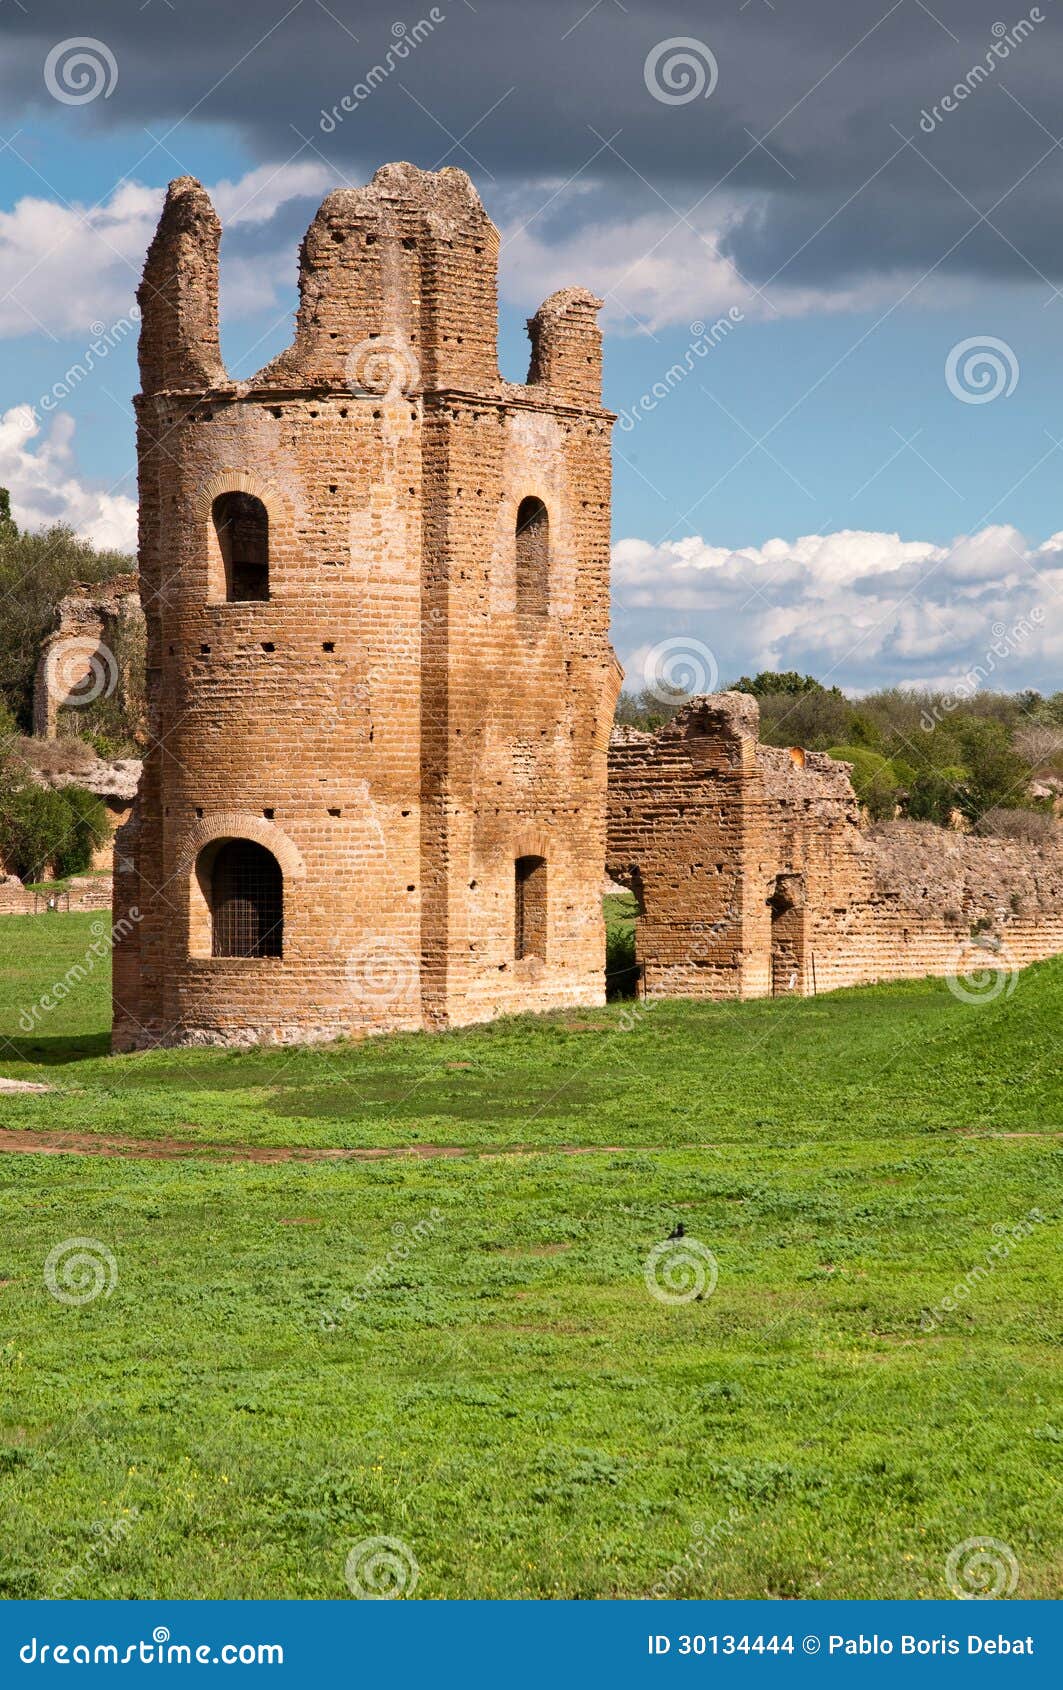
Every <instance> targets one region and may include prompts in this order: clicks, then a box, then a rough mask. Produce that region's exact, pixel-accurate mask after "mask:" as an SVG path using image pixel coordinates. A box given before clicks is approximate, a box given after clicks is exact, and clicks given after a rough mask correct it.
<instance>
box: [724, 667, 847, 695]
mask: <svg viewBox="0 0 1063 1690" xmlns="http://www.w3.org/2000/svg"><path fill="white" fill-rule="evenodd" d="M728 690H729V691H730V692H750V693H752V694H753V697H754V698H763V697H764V696H765V695H766V694H768V693H785V694H787V695H788V696H789V697H794V696H797V695H799V694H801V693H804V692H827V691H828V690H829V691H830V692H831V693H833V694H834V696H835V698H841V696H842V693H841V688H840V687H830V688H829V689H828V688H827V687H825V686H824V685H823V682H822V681H817V680H816V677H815V675H799V674H798V673H797V670H796V669H784V670H782V671H776V670H774V669H762V670H761V671H760V674H759V675H754V676H753V679H752V680H750V678H749V676H748V675H743V676H742V677H741V679H740V680H737V681H735V682H734V683H733V684H732V686H731V687H730V688H729V689H728Z"/></svg>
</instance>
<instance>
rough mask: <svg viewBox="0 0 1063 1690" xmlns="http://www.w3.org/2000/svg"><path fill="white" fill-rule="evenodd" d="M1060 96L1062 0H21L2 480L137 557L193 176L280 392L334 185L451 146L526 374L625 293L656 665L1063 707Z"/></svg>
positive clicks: (636, 635) (27, 510) (621, 546)
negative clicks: (304, 275)
mask: <svg viewBox="0 0 1063 1690" xmlns="http://www.w3.org/2000/svg"><path fill="white" fill-rule="evenodd" d="M1061 78H1063V0H1041V4H1040V5H1034V6H1027V7H1026V8H1025V9H1020V7H1019V6H1018V5H1015V6H1014V7H1012V5H1011V4H1010V3H1009V4H1002V0H932V3H929V4H928V3H925V0H714V3H709V4H699V5H695V4H687V5H680V4H676V5H672V4H660V3H656V0H654V3H648V0H623V3H621V0H593V3H590V0H535V4H532V3H531V0H519V3H518V0H440V3H439V4H438V5H431V4H426V3H425V0H411V3H410V5H409V6H408V8H407V9H405V10H403V11H401V12H400V10H399V7H398V0H388V3H387V4H383V5H382V4H378V3H377V0H363V3H359V4H353V3H351V0H244V3H242V4H236V3H234V0H144V3H143V4H137V0H0V112H2V113H3V117H2V119H0V343H2V344H0V354H2V363H0V371H2V374H0V485H6V486H7V487H9V489H10V491H11V495H12V504H13V509H14V514H15V516H16V520H18V521H19V522H20V524H22V525H24V526H27V527H39V526H41V525H44V524H46V523H48V522H51V521H55V520H60V519H61V520H65V521H69V522H71V523H72V524H73V525H74V527H75V528H76V529H77V530H78V531H79V532H81V533H83V534H85V535H87V536H88V537H90V538H92V539H93V540H95V541H97V542H98V543H101V544H108V545H118V546H123V547H129V548H132V547H133V546H134V544H135V528H136V477H135V460H134V441H133V422H132V411H131V399H132V396H133V394H134V393H135V392H136V389H137V374H136V331H137V324H136V318H135V311H134V292H135V288H136V285H137V281H138V279H139V273H140V268H141V265H142V262H143V256H144V252H145V249H146V247H147V243H148V241H149V239H150V236H151V232H152V229H153V227H154V223H155V220H156V218H157V216H158V211H159V207H160V205H161V200H162V196H163V193H164V191H165V186H166V183H167V182H168V181H169V180H170V179H172V178H173V177H176V176H179V175H184V174H191V175H194V176H197V177H198V178H199V179H200V180H201V181H202V182H203V183H204V184H205V186H206V187H207V188H208V189H209V191H210V192H211V194H212V197H213V199H214V202H215V204H216V206H217V208H218V212H219V215H220V216H221V219H222V223H223V226H224V231H225V232H224V236H223V241H222V301H221V303H222V347H223V352H224V354H225V357H226V360H227V363H228V367H229V370H230V372H231V373H232V374H233V375H234V376H237V377H247V376H250V375H252V374H253V373H254V372H255V370H257V369H259V368H261V367H262V365H264V364H265V363H266V362H267V361H268V360H269V359H270V358H271V357H272V356H274V355H275V354H276V353H277V352H279V351H280V350H281V349H282V348H283V347H284V346H286V345H287V344H288V343H289V341H290V339H291V335H292V326H293V311H294V306H295V283H296V264H297V251H298V244H299V240H300V238H301V236H302V233H303V231H304V230H305V228H306V226H307V224H308V223H309V221H310V219H311V217H312V216H313V214H314V211H315V210H316V207H317V205H318V204H319V202H320V200H321V199H322V198H323V196H324V195H325V194H326V193H327V192H329V191H330V189H332V188H333V187H336V186H341V185H344V184H348V185H349V184H358V183H361V182H365V181H367V180H368V179H369V178H370V177H371V175H372V174H373V172H374V170H375V169H376V168H377V166H378V165H379V164H381V163H383V162H385V161H387V160H390V159H409V160H411V161H412V162H414V163H416V164H418V165H420V166H422V167H423V168H426V169H438V168H442V167H444V166H448V165H449V166H457V167H459V168H461V169H464V170H466V171H468V173H469V175H470V176H471V178H472V180H473V182H474V183H475V185H476V187H477V189H478V191H479V193H480V195H481V198H482V199H483V201H484V204H485V206H486V208H487V210H488V212H489V213H490V215H491V216H492V218H493V219H494V221H495V223H496V224H497V225H498V228H499V230H500V232H501V236H502V246H501V259H500V292H501V312H502V319H501V333H500V364H501V370H502V374H503V375H504V376H505V377H506V378H508V379H510V380H516V381H520V380H523V379H524V377H525V375H526V372H527V339H526V334H525V330H524V322H525V319H526V318H527V317H528V316H529V315H530V314H531V312H533V311H534V310H535V308H536V306H537V305H538V304H539V302H540V301H541V300H542V299H543V298H544V297H545V296H546V295H547V294H548V293H550V292H552V291H553V290H554V289H555V288H557V287H560V286H567V285H581V286H589V287H591V288H593V289H595V290H596V291H597V292H598V293H599V294H600V295H601V296H602V298H603V299H604V302H605V303H604V307H603V312H602V322H603V327H604V328H605V331H606V339H605V402H606V404H607V405H609V407H610V408H611V409H612V410H614V411H615V412H616V413H617V417H618V421H617V425H616V428H615V431H614V445H615V455H614V487H613V495H614V502H613V534H614V558H613V582H614V606H613V609H614V621H613V638H614V644H615V646H616V649H617V653H618V655H619V657H620V659H621V661H622V662H623V663H624V665H625V669H626V671H627V676H628V684H629V685H630V686H632V687H636V688H637V687H640V686H642V685H643V684H646V683H649V684H650V685H657V684H659V682H660V680H661V678H662V675H663V677H664V678H665V679H671V680H674V681H676V682H677V683H679V684H683V685H686V686H687V687H688V688H690V689H693V690H710V689H711V687H712V686H715V685H723V684H726V683H727V682H728V681H730V680H733V679H734V678H735V677H737V676H738V675H740V674H742V673H752V672H755V671H756V670H759V669H762V668H778V669H799V670H802V671H811V672H812V673H814V674H816V675H818V676H819V677H820V678H821V679H823V680H826V681H829V682H831V683H835V684H838V685H841V686H843V687H845V688H847V689H849V690H851V691H854V692H862V691H866V690H868V689H870V688H874V687H877V686H882V685H893V684H897V685H931V686H936V687H945V688H955V689H961V688H964V687H968V688H969V687H970V686H971V685H972V684H982V685H986V684H988V685H992V686H996V687H1000V688H1002V689H1004V690H1008V691H1012V690H1018V689H1020V688H1023V687H1027V686H1034V687H1038V688H1040V689H1041V690H1043V691H1046V692H1050V691H1055V690H1057V689H1059V688H1060V687H1061V686H1063V680H1061V678H1060V676H1061V668H1063V666H1061V662H1060V659H1061V656H1063V617H1061V614H1060V612H1061V610H1063V497H1061V495H1060V490H1061V487H1063V404H1061V403H1060V390H1061V384H1060V380H1059V370H1060V363H1061V360H1060V358H1059V354H1058V350H1057V349H1058V347H1059V346H1060V345H1063V292H1061V291H1060V290H1063V133H1061V132H1063V118H1061V117H1060V114H1059V109H1058V108H1059V101H1058V90H1059V87H1060V83H1061ZM90 346H91V347H92V348H93V350H92V353H91V356H87V349H88V348H89V347H90ZM101 348H102V350H101ZM86 364H88V365H90V366H91V367H89V368H88V369H87V370H86V368H85V366H86ZM79 365H80V366H81V369H82V373H81V374H77V373H76V372H77V366H79ZM71 371H73V372H75V373H74V374H73V376H70V375H68V372H71ZM975 672H977V676H978V679H977V682H975V683H972V680H971V677H972V675H973V674H975Z"/></svg>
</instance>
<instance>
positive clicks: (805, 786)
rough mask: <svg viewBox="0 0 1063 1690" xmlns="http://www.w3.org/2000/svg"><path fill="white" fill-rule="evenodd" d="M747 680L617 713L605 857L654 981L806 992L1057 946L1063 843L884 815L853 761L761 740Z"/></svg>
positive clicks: (757, 993)
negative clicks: (625, 717)
mask: <svg viewBox="0 0 1063 1690" xmlns="http://www.w3.org/2000/svg"><path fill="white" fill-rule="evenodd" d="M758 726H759V709H758V706H757V702H756V699H755V698H752V697H750V696H748V695H747V694H745V693H738V692H725V693H716V694H713V695H711V696H706V697H701V698H695V699H693V700H691V701H690V703H689V704H686V705H685V706H684V707H683V709H682V710H680V711H679V713H678V714H677V715H676V716H674V717H673V719H672V720H671V721H670V722H669V723H667V724H666V726H664V727H663V728H661V729H660V730H659V731H658V732H657V733H656V734H649V733H640V732H638V731H637V730H634V729H630V728H624V729H618V730H617V732H616V733H615V734H614V736H613V743H612V746H611V748H610V757H609V843H608V854H607V866H608V872H609V874H610V875H611V876H612V878H613V879H614V880H616V881H618V882H619V883H620V884H621V885H624V886H627V887H629V888H630V889H631V890H632V891H633V892H634V894H635V896H636V898H637V900H638V907H639V918H638V922H637V926H636V944H637V958H638V961H639V963H640V965H641V968H642V971H643V989H644V990H645V992H646V994H647V995H648V996H650V997H694V998H719V999H726V998H755V997H766V996H772V995H774V996H781V995H796V996H811V995H813V994H815V993H816V992H824V991H831V990H834V989H836V988H837V987H839V986H855V985H859V984H862V983H866V982H871V981H877V980H893V979H902V978H911V977H918V976H921V975H926V974H940V975H943V974H947V973H949V972H950V971H953V972H956V973H957V974H967V973H971V972H977V969H978V967H979V966H980V965H984V966H985V967H987V968H988V967H990V966H995V965H997V964H999V963H1001V962H1002V963H1003V964H1004V966H1006V967H1008V968H1015V967H1020V966H1022V965H1024V964H1026V963H1029V962H1034V961H1037V960H1038V959H1040V958H1042V957H1047V956H1052V955H1054V954H1055V953H1056V952H1057V951H1063V846H1061V845H1060V844H1059V842H1058V841H1056V842H1054V843H1052V844H1050V845H1048V846H1047V847H1033V846H1031V845H1030V844H1029V843H1026V842H1023V841H1020V840H1012V839H996V838H979V837H975V836H973V835H971V834H966V833H960V832H953V831H951V830H949V829H946V828H940V827H934V826H932V825H931V824H930V823H918V822H916V823H906V822H903V821H902V822H893V823H888V824H886V825H884V826H881V827H878V828H872V829H870V830H864V829H862V828H861V825H860V815H859V811H858V807H857V801H856V795H855V793H854V792H853V788H852V783H851V781H850V779H849V768H848V765H847V764H845V763H841V762H836V761H835V760H834V759H833V758H831V757H828V756H827V755H826V753H816V752H805V751H803V750H801V749H800V748H797V747H795V748H794V749H793V750H786V749H785V748H779V747H776V746H772V745H761V744H760V743H759V741H758V739H757V729H758Z"/></svg>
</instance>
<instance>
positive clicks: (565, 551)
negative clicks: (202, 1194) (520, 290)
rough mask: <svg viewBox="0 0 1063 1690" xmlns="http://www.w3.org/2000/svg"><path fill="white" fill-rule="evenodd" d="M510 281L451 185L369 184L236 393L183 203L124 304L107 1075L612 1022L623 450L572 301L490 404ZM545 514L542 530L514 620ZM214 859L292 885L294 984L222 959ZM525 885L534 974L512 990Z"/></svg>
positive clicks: (289, 919) (327, 229) (207, 224)
mask: <svg viewBox="0 0 1063 1690" xmlns="http://www.w3.org/2000/svg"><path fill="white" fill-rule="evenodd" d="M497 245H498V236H497V232H496V230H495V229H494V227H493V225H492V224H491V222H490V220H489V219H488V217H487V215H486V213H485V212H484V210H483V207H482V206H481V205H480V202H479V199H478V198H477V196H476V193H475V190H474V189H473V187H472V184H471V183H470V182H469V180H468V178H467V177H466V176H465V175H464V173H463V172H461V171H457V170H444V171H441V172H439V173H438V174H433V173H430V172H424V171H420V170H418V169H416V168H415V167H414V166H412V165H409V164H396V165H388V166H385V167H384V168H383V169H382V170H380V171H378V172H377V174H376V176H375V177H374V178H373V181H372V182H371V183H370V184H369V185H368V187H365V188H360V189H354V190H342V191H340V192H338V193H335V194H331V195H329V197H328V198H327V199H326V201H325V202H324V204H323V205H322V207H321V209H320V211H319V212H318V214H317V216H316V217H315V219H314V221H313V223H312V224H311V227H310V230H309V231H308V233H307V236H306V239H305V241H304V243H303V249H302V258H301V266H300V299H301V303H300V307H299V315H298V322H297V327H296V335H295V341H294V344H293V345H292V347H291V348H290V349H289V350H288V351H287V352H285V353H282V354H281V356H280V357H279V358H277V359H275V360H274V361H273V362H272V363H271V364H270V365H269V366H268V367H267V368H266V369H265V370H263V371H261V372H260V374H259V375H258V376H256V377H254V378H253V379H252V380H251V381H250V382H247V383H243V384H240V385H239V386H237V385H236V384H233V383H231V382H230V381H229V380H228V378H227V377H226V375H225V372H224V370H223V368H222V365H221V361H220V355H219V353H218V340H217V252H218V230H217V219H216V217H215V216H214V213H213V209H212V207H211V206H210V202H209V200H208V199H207V196H206V194H205V193H204V191H203V190H202V188H201V187H200V186H199V184H198V183H195V182H193V181H191V179H189V178H185V179H182V181H181V182H178V183H175V184H173V186H172V187H171V190H170V194H169V196H168V198H167V205H166V209H165V211H164V213H163V216H162V220H161V222H160V225H159V229H158V232H157V234H156V237H155V240H154V241H153V243H152V247H151V252H150V254H149V259H148V265H147V268H146V271H145V283H144V287H143V288H142V290H141V296H140V297H141V304H142V307H143V323H142V331H141V371H142V379H143V389H144V391H143V394H142V396H141V398H140V399H139V400H138V402H137V410H138V453H139V466H140V579H141V596H142V599H143V603H144V608H145V612H146V616H147V623H148V661H147V671H148V701H149V713H150V747H149V750H148V752H147V755H146V758H145V765H144V774H143V779H142V782H141V790H140V797H139V800H138V805H137V809H136V812H135V814H134V818H133V819H132V821H131V822H130V824H129V825H128V826H127V827H125V828H124V829H123V830H122V831H121V832H120V834H119V836H118V846H117V857H116V874H115V885H116V894H115V907H116V913H117V914H118V915H119V916H121V915H123V914H126V913H128V912H129V911H130V910H131V909H133V908H136V909H137V911H138V913H139V916H140V919H139V921H138V922H137V923H136V925H135V927H134V928H133V930H132V932H131V933H130V934H129V935H128V936H127V937H126V938H125V939H124V940H123V941H122V942H121V943H120V944H119V946H118V947H117V949H116V954H115V1031H114V1040H115V1046H116V1048H118V1049H128V1048H132V1047H134V1046H139V1045H145V1044H151V1043H155V1042H158V1041H169V1042H176V1041H199V1040H224V1041H247V1040H254V1039H261V1040H277V1041H285V1040H304V1039H323V1038H330V1037H335V1036H337V1035H341V1034H355V1033H360V1032H366V1031H375V1030H383V1029H388V1028H398V1027H441V1026H445V1025H448V1024H452V1023H459V1022H468V1021H475V1020H479V1019H484V1018H488V1017H490V1016H493V1015H497V1014H499V1013H501V1012H503V1011H514V1010H523V1009H545V1008H548V1007H552V1006H557V1005H564V1004H571V1003H597V1002H600V1001H601V999H602V996H603V966H604V932H603V924H602V916H601V901H600V893H601V883H602V872H603V864H604V859H605V807H606V791H605V787H606V748H607V744H608V736H609V723H610V720H611V717H612V713H613V707H614V702H615V696H616V692H617V690H618V687H619V671H618V669H617V666H616V663H615V659H614V658H613V655H612V651H611V649H610V646H609V637H608V622H609V579H608V571H609V494H610V489H609V479H610V459H609V431H610V427H611V421H612V419H611V417H610V415H609V414H608V413H607V412H604V411H603V410H602V409H601V406H600V400H599V397H598V395H599V391H600V352H599V338H598V330H597V326H596V324H595V323H594V304H595V302H594V301H593V300H592V298H591V296H589V295H585V294H582V293H580V292H578V291H572V292H571V293H566V294H565V295H562V296H555V300H554V301H548V302H547V304H546V305H545V306H544V307H543V308H542V311H541V312H540V313H539V318H538V321H539V324H540V327H539V329H538V331H537V333H538V339H537V341H536V343H535V345H536V348H537V350H536V351H535V353H534V354H533V365H534V368H533V372H532V378H531V379H530V381H529V384H528V385H527V386H523V387H522V386H518V385H515V384H512V383H505V382H503V381H502V380H501V378H500V376H499V374H498V368H497V357H496V339H497V321H496V255H497ZM226 493H230V494H237V495H242V496H249V497H250V498H252V499H258V500H260V501H261V502H262V504H263V505H264V506H265V508H266V512H267V513H268V528H269V584H268V598H263V599H260V600H258V601H257V602H252V601H248V600H246V599H245V600H242V601H238V602H229V600H228V599H227V597H226V591H227V587H226V582H227V579H228V578H227V577H226V574H225V569H226V567H228V566H227V565H226V564H225V559H224V556H223V555H222V553H220V552H219V544H220V542H219V539H218V536H217V534H216V533H215V530H214V525H213V522H212V509H213V507H214V501H215V500H216V499H217V498H218V497H219V496H221V495H224V494H226ZM529 499H535V500H539V501H541V502H542V503H543V504H544V505H545V507H546V510H547V513H548V520H549V543H548V548H547V554H546V555H547V580H546V581H545V583H540V585H541V586H542V589H543V590H542V592H541V594H539V595H537V596H536V600H535V602H534V603H533V602H532V600H531V598H527V599H521V600H518V591H517V583H518V569H517V552H518V537H517V534H516V526H517V520H516V519H517V511H518V508H519V507H520V506H521V504H522V501H526V500H529ZM231 838H242V839H247V840H251V841H254V842H255V843H257V844H260V845H264V846H265V848H266V849H267V850H268V851H270V852H271V853H272V855H273V856H274V858H275V859H276V861H277V862H278V863H279V864H280V865H281V868H282V872H283V876H284V886H283V903H284V932H283V955H282V956H279V957H272V956H253V957H247V956H242V957H220V956H212V955H211V954H210V948H211V943H210V931H209V927H210V922H209V909H208V908H207V902H206V900H207V895H208V892H209V887H208V889H207V892H205V891H204V884H203V877H202V874H197V864H198V865H200V867H201V868H202V865H203V863H204V861H205V858H204V855H203V854H204V853H209V852H210V851H211V849H212V848H214V849H217V848H218V847H219V842H220V841H222V840H225V839H231ZM528 857H541V858H544V859H545V861H546V887H547V913H546V928H545V934H546V938H545V946H541V947H540V948H542V949H543V950H544V953H545V954H544V955H541V956H540V955H525V956H524V957H518V956H517V955H516V954H515V937H514V936H515V921H516V897H517V893H516V864H517V860H518V859H521V858H528ZM536 884H540V883H536ZM535 931H536V932H538V928H536V929H535ZM536 942H537V943H538V941H536Z"/></svg>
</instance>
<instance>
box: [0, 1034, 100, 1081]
mask: <svg viewBox="0 0 1063 1690" xmlns="http://www.w3.org/2000/svg"><path fill="white" fill-rule="evenodd" d="M110 1053H111V1035H110V1031H109V1030H106V1029H105V1030H104V1031H102V1032H99V1033H82V1034H80V1035H79V1036H77V1037H71V1036H69V1035H67V1036H66V1037H56V1038H54V1039H42V1038H12V1037H11V1036H10V1035H9V1034H7V1033H0V1073H3V1072H4V1070H5V1069H7V1068H9V1067H10V1066H11V1065H12V1063H16V1062H27V1063H30V1064H31V1065H32V1066H34V1067H36V1068H60V1067H62V1066H63V1065H64V1064H65V1063H67V1062H89V1061H91V1060H92V1059H93V1058H94V1057H97V1056H109V1055H110Z"/></svg>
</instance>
